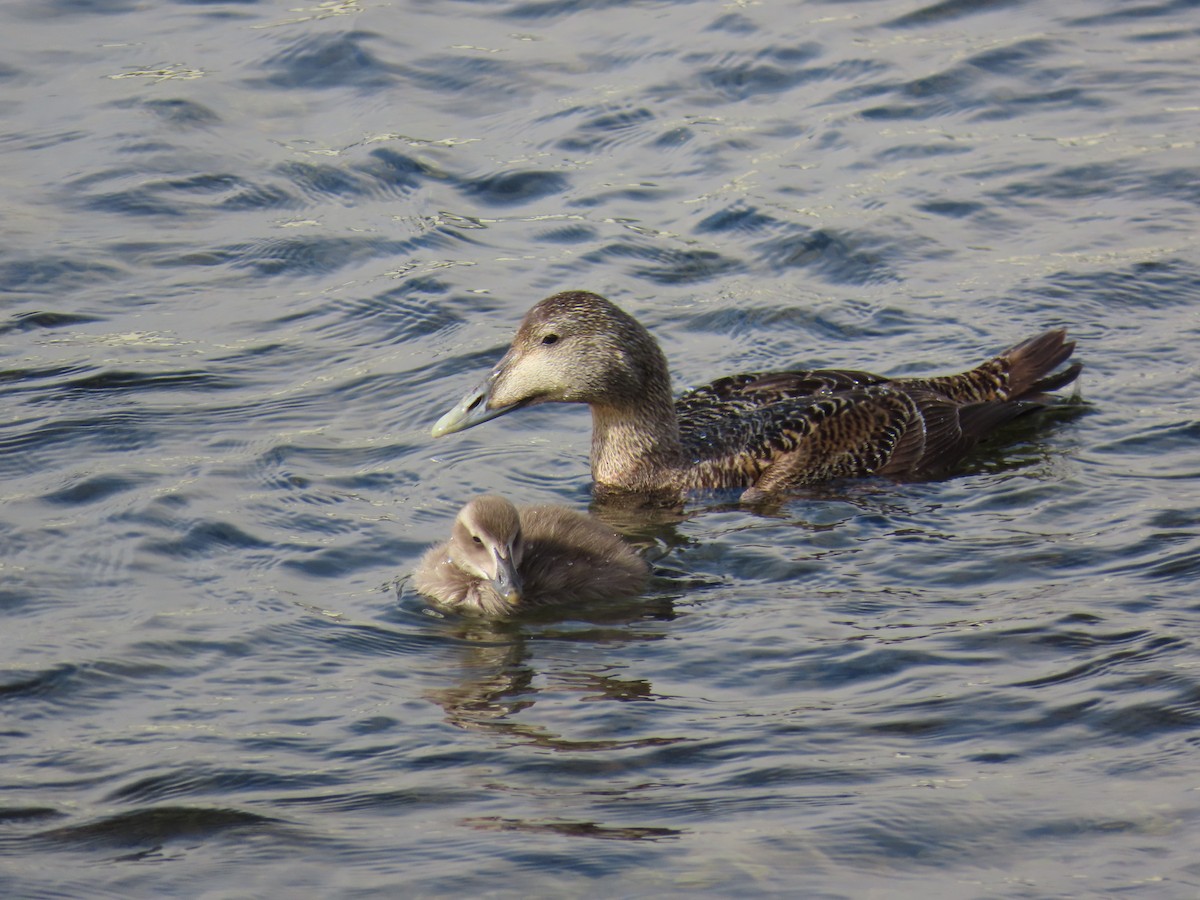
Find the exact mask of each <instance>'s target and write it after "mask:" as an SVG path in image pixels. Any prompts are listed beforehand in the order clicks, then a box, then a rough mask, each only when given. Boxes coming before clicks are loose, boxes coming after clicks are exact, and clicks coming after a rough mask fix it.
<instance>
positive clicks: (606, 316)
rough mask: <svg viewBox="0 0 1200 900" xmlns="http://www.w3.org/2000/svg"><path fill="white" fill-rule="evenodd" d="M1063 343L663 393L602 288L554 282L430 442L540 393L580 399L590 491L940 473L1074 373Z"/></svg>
mask: <svg viewBox="0 0 1200 900" xmlns="http://www.w3.org/2000/svg"><path fill="white" fill-rule="evenodd" d="M1074 347H1075V344H1074V342H1072V341H1068V340H1067V339H1066V331H1065V330H1064V329H1054V330H1051V331H1047V332H1045V333H1043V334H1041V335H1038V336H1037V337H1033V338H1030V339H1029V340H1026V341H1022V342H1021V343H1019V344H1016V345H1015V346H1013V347H1011V348H1009V349H1008V350H1005V351H1004V352H1003V353H1001V354H999V355H998V356H996V357H994V358H992V359H990V360H988V361H987V362H984V363H982V364H981V365H979V366H977V367H975V368H974V369H971V370H969V371H967V372H964V373H962V374H959V375H948V376H940V377H934V378H888V377H886V376H882V375H872V374H871V373H869V372H860V371H854V370H843V369H816V370H807V371H806V370H789V371H782V372H765V373H763V372H759V373H751V374H744V375H731V376H728V377H725V378H721V379H718V380H717V381H714V382H712V383H711V384H708V385H705V386H703V387H699V388H695V389H694V390H690V391H687V392H686V393H684V394H683V395H682V396H680V397H679V398H678V399H673V398H672V395H671V381H670V375H669V373H668V370H667V362H666V358H665V356H664V355H663V352H662V350H661V348H660V347H659V345H658V342H657V341H655V339H654V338H653V337H652V336H651V335H650V333H649V332H648V331H647V330H646V329H645V328H644V327H643V326H642V325H641V324H640V323H639V322H638V321H637V320H636V319H634V318H633V317H632V316H630V315H629V314H627V313H626V312H624V311H623V310H621V309H619V308H618V307H617V306H615V305H614V304H613V303H611V302H609V301H608V300H606V299H604V298H603V297H601V296H599V295H597V294H593V293H590V292H587V291H568V292H566V293H561V294H555V295H554V296H552V297H547V298H546V299H545V300H542V301H540V302H539V303H537V304H536V305H535V306H534V307H533V308H532V309H530V310H529V312H528V313H527V314H526V315H525V318H524V320H522V322H521V325H520V327H519V328H518V329H517V334H516V337H515V338H514V339H513V342H512V346H511V347H509V350H508V352H507V353H505V354H504V357H503V358H502V359H501V360H500V361H499V362H498V363H497V364H496V366H495V368H493V369H492V372H491V374H490V375H489V376H488V377H487V378H486V379H485V380H484V381H483V383H482V384H480V385H479V386H478V387H477V388H476V389H475V390H473V391H471V392H470V393H468V394H467V395H466V396H465V397H463V399H462V401H461V402H460V403H459V404H458V405H457V406H456V407H454V409H452V410H450V412H448V413H446V415H444V416H442V418H441V419H439V420H438V422H437V424H436V425H434V427H433V436H434V437H440V436H442V435H445V434H450V433H452V432H456V431H462V430H463V429H466V428H470V427H472V426H474V425H478V424H480V423H481V422H486V421H488V420H489V419H494V418H496V417H497V416H502V415H505V414H506V413H509V412H512V411H513V410H516V409H521V408H522V407H526V406H533V405H535V404H538V403H551V402H558V403H586V404H588V406H590V407H591V411H592V452H591V468H592V480H593V481H594V482H595V487H594V491H595V493H597V494H598V495H601V496H607V495H611V494H622V493H633V494H643V495H648V496H651V497H655V498H664V497H665V498H674V499H671V500H669V501H668V502H675V500H677V498H679V497H680V496H681V495H682V493H683V492H686V491H689V490H696V489H703V488H741V489H742V491H743V492H742V494H741V499H742V500H743V501H744V502H754V501H762V500H766V499H769V498H771V497H775V496H778V495H781V494H785V493H786V492H787V491H789V490H794V489H796V488H800V487H803V486H805V485H810V484H814V483H817V482H821V481H825V480H828V479H833V478H846V477H857V476H866V475H887V476H894V477H901V478H903V477H918V476H927V475H931V474H938V473H942V472H945V471H948V470H949V469H950V468H951V467H952V466H954V465H955V464H956V463H957V462H958V461H959V460H960V459H961V458H962V457H963V456H964V455H966V453H967V452H968V451H969V450H970V449H971V448H972V447H973V446H974V445H975V444H976V442H977V441H978V440H979V439H980V438H981V437H983V436H984V435H986V434H988V433H989V432H990V431H992V430H993V429H995V428H996V427H997V426H999V425H1001V424H1003V423H1004V422H1006V421H1008V420H1010V419H1012V418H1014V417H1015V416H1017V415H1020V414H1022V413H1024V412H1028V411H1030V410H1031V409H1036V408H1039V406H1040V404H1039V402H1038V401H1040V400H1044V399H1045V398H1044V393H1045V392H1046V391H1052V390H1055V389H1057V388H1061V387H1063V386H1065V385H1067V384H1070V383H1071V382H1072V381H1074V380H1075V377H1076V376H1077V375H1078V374H1079V371H1080V369H1081V368H1082V367H1081V366H1080V365H1078V364H1074V365H1071V366H1069V367H1067V368H1065V369H1063V370H1062V371H1059V372H1054V370H1055V369H1057V368H1058V367H1059V366H1060V365H1062V364H1063V363H1064V362H1066V361H1067V359H1068V358H1069V357H1070V356H1071V352H1072V351H1073V349H1074ZM1049 373H1054V374H1049Z"/></svg>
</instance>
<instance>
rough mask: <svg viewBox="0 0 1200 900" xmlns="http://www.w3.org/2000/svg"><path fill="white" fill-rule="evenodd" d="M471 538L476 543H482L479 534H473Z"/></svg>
mask: <svg viewBox="0 0 1200 900" xmlns="http://www.w3.org/2000/svg"><path fill="white" fill-rule="evenodd" d="M471 540H473V541H474V542H475V543H477V544H482V543H483V538H481V537H480V536H479V535H477V534H473V535H471Z"/></svg>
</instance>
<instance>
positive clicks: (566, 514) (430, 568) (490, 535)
mask: <svg viewBox="0 0 1200 900" xmlns="http://www.w3.org/2000/svg"><path fill="white" fill-rule="evenodd" d="M648 571H649V567H648V566H647V565H646V562H645V560H643V559H642V558H641V557H640V556H638V555H637V553H635V552H634V550H633V548H631V547H630V546H629V545H628V544H626V543H625V542H624V541H623V540H621V539H620V538H619V537H617V536H616V535H615V534H613V533H612V532H611V531H610V530H609V529H608V528H606V527H605V526H604V525H602V524H601V523H600V522H598V521H596V520H595V519H592V518H589V517H588V516H586V515H584V514H583V513H578V512H575V511H574V510H571V509H567V508H566V507H563V506H521V507H517V506H514V505H513V504H512V503H510V502H508V501H507V500H505V499H504V498H503V497H496V496H493V495H487V496H483V497H476V498H475V499H474V500H472V501H471V502H470V503H468V504H467V505H466V506H464V507H463V508H462V509H461V510H460V511H459V513H458V517H457V518H456V519H455V520H454V527H453V528H452V530H451V532H450V540H449V541H447V542H446V543H444V544H438V545H437V546H435V547H432V548H430V549H429V551H428V552H426V554H425V556H424V557H423V558H422V559H421V563H420V565H418V566H417V571H416V574H415V577H414V584H415V586H416V589H417V590H418V591H420V592H421V593H422V594H424V595H426V596H427V597H429V598H431V599H433V600H435V601H437V602H438V603H441V604H442V605H443V606H448V607H451V608H453V609H457V610H460V611H462V612H475V613H482V614H483V615H488V616H506V615H511V614H512V613H514V612H516V611H518V610H519V609H521V608H523V607H529V606H542V605H546V604H550V603H557V602H564V601H574V602H579V603H587V602H590V601H594V600H599V599H618V598H621V597H630V596H633V595H634V594H637V593H639V592H640V591H641V590H642V588H643V587H645V584H646V577H647V575H648Z"/></svg>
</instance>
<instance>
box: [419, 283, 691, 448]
mask: <svg viewBox="0 0 1200 900" xmlns="http://www.w3.org/2000/svg"><path fill="white" fill-rule="evenodd" d="M648 390H653V391H658V392H663V391H665V392H666V393H667V395H668V396H669V393H670V377H669V375H668V374H667V363H666V359H665V357H664V356H663V354H662V350H661V349H660V348H659V346H658V343H657V342H656V341H655V340H654V338H653V337H651V335H650V333H649V332H648V331H646V329H645V328H643V327H642V325H641V324H640V323H638V321H637V320H636V319H634V318H633V317H632V316H630V315H629V314H627V313H625V312H624V311H622V310H621V309H618V308H617V307H616V306H614V305H613V304H612V303H610V302H609V301H608V300H605V299H604V298H603V297H601V296H599V295H598V294H592V293H589V292H587V291H568V292H566V293H562V294H555V295H554V296H553V297H547V298H546V299H545V300H542V301H541V302H539V303H537V304H536V305H535V306H534V307H533V308H532V309H530V310H529V312H528V313H526V315H525V318H524V319H523V320H522V321H521V325H520V327H519V328H518V329H517V334H516V337H514V338H513V342H512V346H510V347H509V349H508V352H507V353H505V354H504V357H503V358H502V359H501V360H500V362H498V363H497V364H496V366H495V368H493V369H492V371H491V374H490V375H488V377H487V378H486V379H484V381H483V382H482V383H481V384H479V385H478V386H477V387H476V388H475V389H474V390H472V391H470V392H469V393H468V394H467V395H466V396H465V397H463V398H462V400H461V401H459V403H458V405H457V406H455V407H454V409H452V410H450V412H448V413H446V414H445V415H444V416H442V417H441V418H440V419H439V420H438V421H437V424H436V425H434V426H433V436H434V437H441V436H442V435H444V434H452V433H453V432H456V431H463V430H464V429H467V428H470V427H472V426H474V425H478V424H480V423H481V422H486V421H488V420H489V419H494V418H496V417H497V416H502V415H504V414H505V413H508V412H512V411H513V410H514V409H520V408H521V407H523V406H533V405H535V404H538V403H556V402H557V403H589V404H599V405H610V406H620V405H622V404H625V403H637V402H640V401H641V400H642V398H643V397H644V395H645V394H646V392H647V391H648Z"/></svg>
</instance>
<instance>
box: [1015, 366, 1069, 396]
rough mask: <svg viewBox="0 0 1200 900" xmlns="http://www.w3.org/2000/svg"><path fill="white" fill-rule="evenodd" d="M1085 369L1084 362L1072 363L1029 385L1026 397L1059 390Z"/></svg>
mask: <svg viewBox="0 0 1200 900" xmlns="http://www.w3.org/2000/svg"><path fill="white" fill-rule="evenodd" d="M1082 371H1083V363H1071V365H1069V366H1067V367H1066V368H1065V369H1063V370H1062V371H1061V372H1055V373H1054V374H1053V375H1047V376H1046V377H1045V378H1043V379H1041V380H1040V381H1035V382H1034V383H1033V384H1031V385H1030V386H1029V390H1028V391H1026V392H1025V396H1026V397H1031V396H1035V395H1037V394H1044V393H1046V392H1047V391H1057V390H1058V389H1059V388H1061V387H1066V386H1067V385H1068V384H1070V383H1071V382H1072V381H1074V380H1075V379H1076V378H1077V377H1079V373H1080V372H1082Z"/></svg>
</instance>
